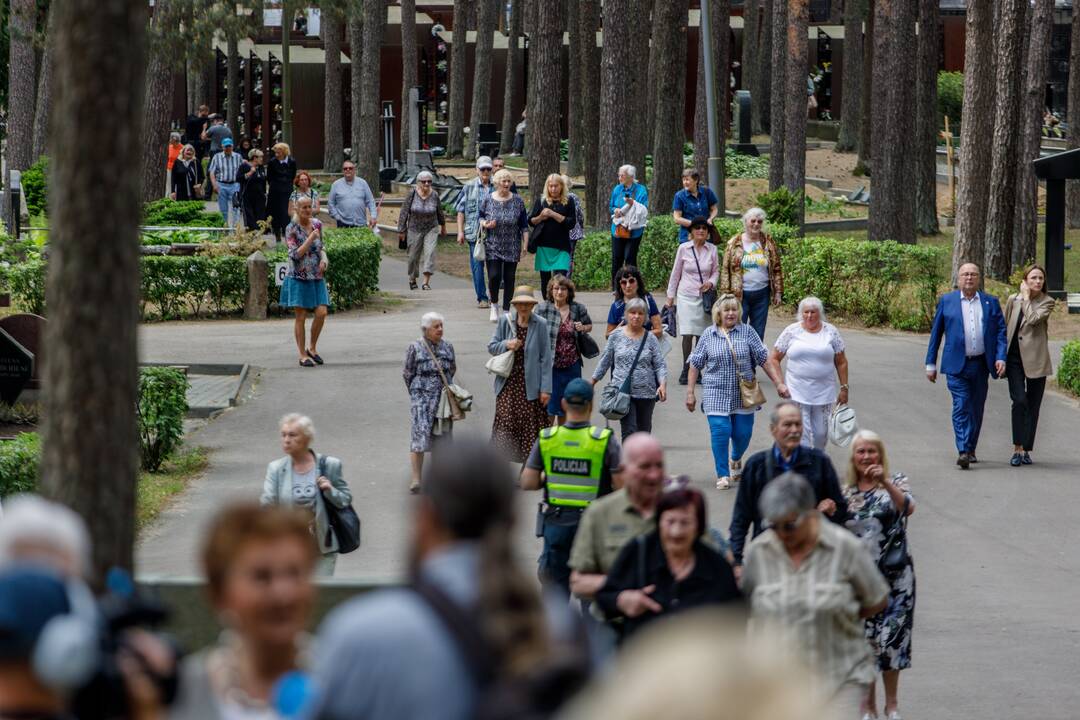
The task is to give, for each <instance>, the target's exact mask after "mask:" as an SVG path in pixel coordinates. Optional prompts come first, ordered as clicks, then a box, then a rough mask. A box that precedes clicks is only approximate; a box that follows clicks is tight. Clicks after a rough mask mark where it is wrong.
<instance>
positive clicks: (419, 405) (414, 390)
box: [401, 340, 457, 452]
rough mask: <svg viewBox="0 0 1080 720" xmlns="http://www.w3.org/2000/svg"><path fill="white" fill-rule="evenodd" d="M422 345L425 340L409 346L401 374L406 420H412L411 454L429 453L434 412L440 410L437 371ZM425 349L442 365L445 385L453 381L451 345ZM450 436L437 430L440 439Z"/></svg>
mask: <svg viewBox="0 0 1080 720" xmlns="http://www.w3.org/2000/svg"><path fill="white" fill-rule="evenodd" d="M424 344H425V341H424V340H415V341H413V343H412V344H410V345H409V349H408V350H406V351H405V368H404V370H403V371H402V373H401V375H402V377H403V378H404V379H405V386H406V387H408V388H409V417H410V419H411V420H412V424H411V434H410V437H409V450H410V451H411V452H429V451H430V450H431V444H432V440H433V438H434V433H433V431H434V429H435V425H436V420H435V413H436V411H437V410H438V408H439V399H440V398H441V396H442V392H443V383H442V378H441V377H439V370H438V368H436V367H435V361H434V360H432V359H431V353H430V352H428V349H427V347H424ZM427 346H428V347H430V348H431V349H432V350H434V351H435V355H436V356H437V357H438V358H439V364H440V365H442V371H443V373H444V374H445V375H446V382H448V383H452V382H454V373H455V372H457V361H456V359H455V356H454V346H453V345H451V344H450V343H448V342H446V341H445V340H440V341H439V344H438V345H432V344H431V343H430V342H429V343H427ZM446 422H447V423H450V422H451V421H449V420H448V421H446ZM449 435H450V432H449V429H447V430H441V431H440V437H444V436H445V437H449Z"/></svg>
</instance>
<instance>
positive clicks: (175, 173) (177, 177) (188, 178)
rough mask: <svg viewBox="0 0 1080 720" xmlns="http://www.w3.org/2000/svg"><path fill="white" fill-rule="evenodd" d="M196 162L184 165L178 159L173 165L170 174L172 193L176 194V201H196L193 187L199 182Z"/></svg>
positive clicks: (197, 163)
mask: <svg viewBox="0 0 1080 720" xmlns="http://www.w3.org/2000/svg"><path fill="white" fill-rule="evenodd" d="M198 167H199V162H198V160H192V161H191V162H189V163H185V162H184V161H183V160H181V159H180V158H177V159H176V162H174V163H173V166H172V171H171V173H170V182H171V183H172V192H174V193H176V199H177V200H198V199H199V198H197V197H196V196H195V185H196V184H197V183H198V182H199V178H198Z"/></svg>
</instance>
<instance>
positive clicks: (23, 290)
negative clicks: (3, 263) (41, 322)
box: [6, 255, 45, 315]
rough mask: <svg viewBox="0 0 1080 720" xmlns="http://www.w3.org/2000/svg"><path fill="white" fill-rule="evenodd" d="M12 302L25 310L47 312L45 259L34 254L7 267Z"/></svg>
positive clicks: (35, 312) (38, 313) (37, 313)
mask: <svg viewBox="0 0 1080 720" xmlns="http://www.w3.org/2000/svg"><path fill="white" fill-rule="evenodd" d="M6 276H7V284H8V289H9V290H10V291H11V300H12V302H13V303H14V304H15V305H17V306H18V307H19V309H20V310H22V311H23V312H28V313H34V314H35V315H44V314H45V260H43V259H42V258H41V257H40V256H37V255H34V256H31V257H28V258H27V259H26V260H24V261H22V262H20V263H16V264H13V265H12V266H11V267H9V268H8V269H7V272H6Z"/></svg>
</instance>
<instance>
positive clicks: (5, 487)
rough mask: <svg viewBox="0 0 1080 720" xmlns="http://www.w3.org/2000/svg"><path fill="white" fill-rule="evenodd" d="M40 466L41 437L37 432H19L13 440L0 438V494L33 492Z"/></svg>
mask: <svg viewBox="0 0 1080 720" xmlns="http://www.w3.org/2000/svg"><path fill="white" fill-rule="evenodd" d="M40 466H41V439H40V438H39V437H38V434H37V433H21V434H19V435H17V436H15V439H14V440H0V495H2V496H3V497H7V496H8V495H15V494H16V493H23V492H33V491H34V490H35V489H36V488H37V480H38V471H39V469H40Z"/></svg>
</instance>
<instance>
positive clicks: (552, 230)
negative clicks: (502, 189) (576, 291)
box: [529, 173, 577, 288]
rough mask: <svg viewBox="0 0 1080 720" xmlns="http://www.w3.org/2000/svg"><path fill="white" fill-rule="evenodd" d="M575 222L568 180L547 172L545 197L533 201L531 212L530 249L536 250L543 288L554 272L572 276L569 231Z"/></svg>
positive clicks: (531, 250) (534, 251)
mask: <svg viewBox="0 0 1080 720" xmlns="http://www.w3.org/2000/svg"><path fill="white" fill-rule="evenodd" d="M576 221H577V209H576V208H575V207H574V204H573V202H572V201H571V200H570V192H569V189H568V188H567V187H566V181H565V180H563V177H562V175H559V174H558V173H552V174H551V175H548V177H547V180H546V181H545V182H544V193H543V196H542V197H540V198H537V199H536V200H535V201H533V206H532V212H530V213H529V225H530V226H531V228H532V229H531V231H530V234H529V252H533V253H536V269H537V270H539V271H540V287H542V288H546V287H547V286H548V281H549V280H550V279H551V276H552V275H566V276H569V275H570V231H571V230H573V229H574V223H575V222H576Z"/></svg>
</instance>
